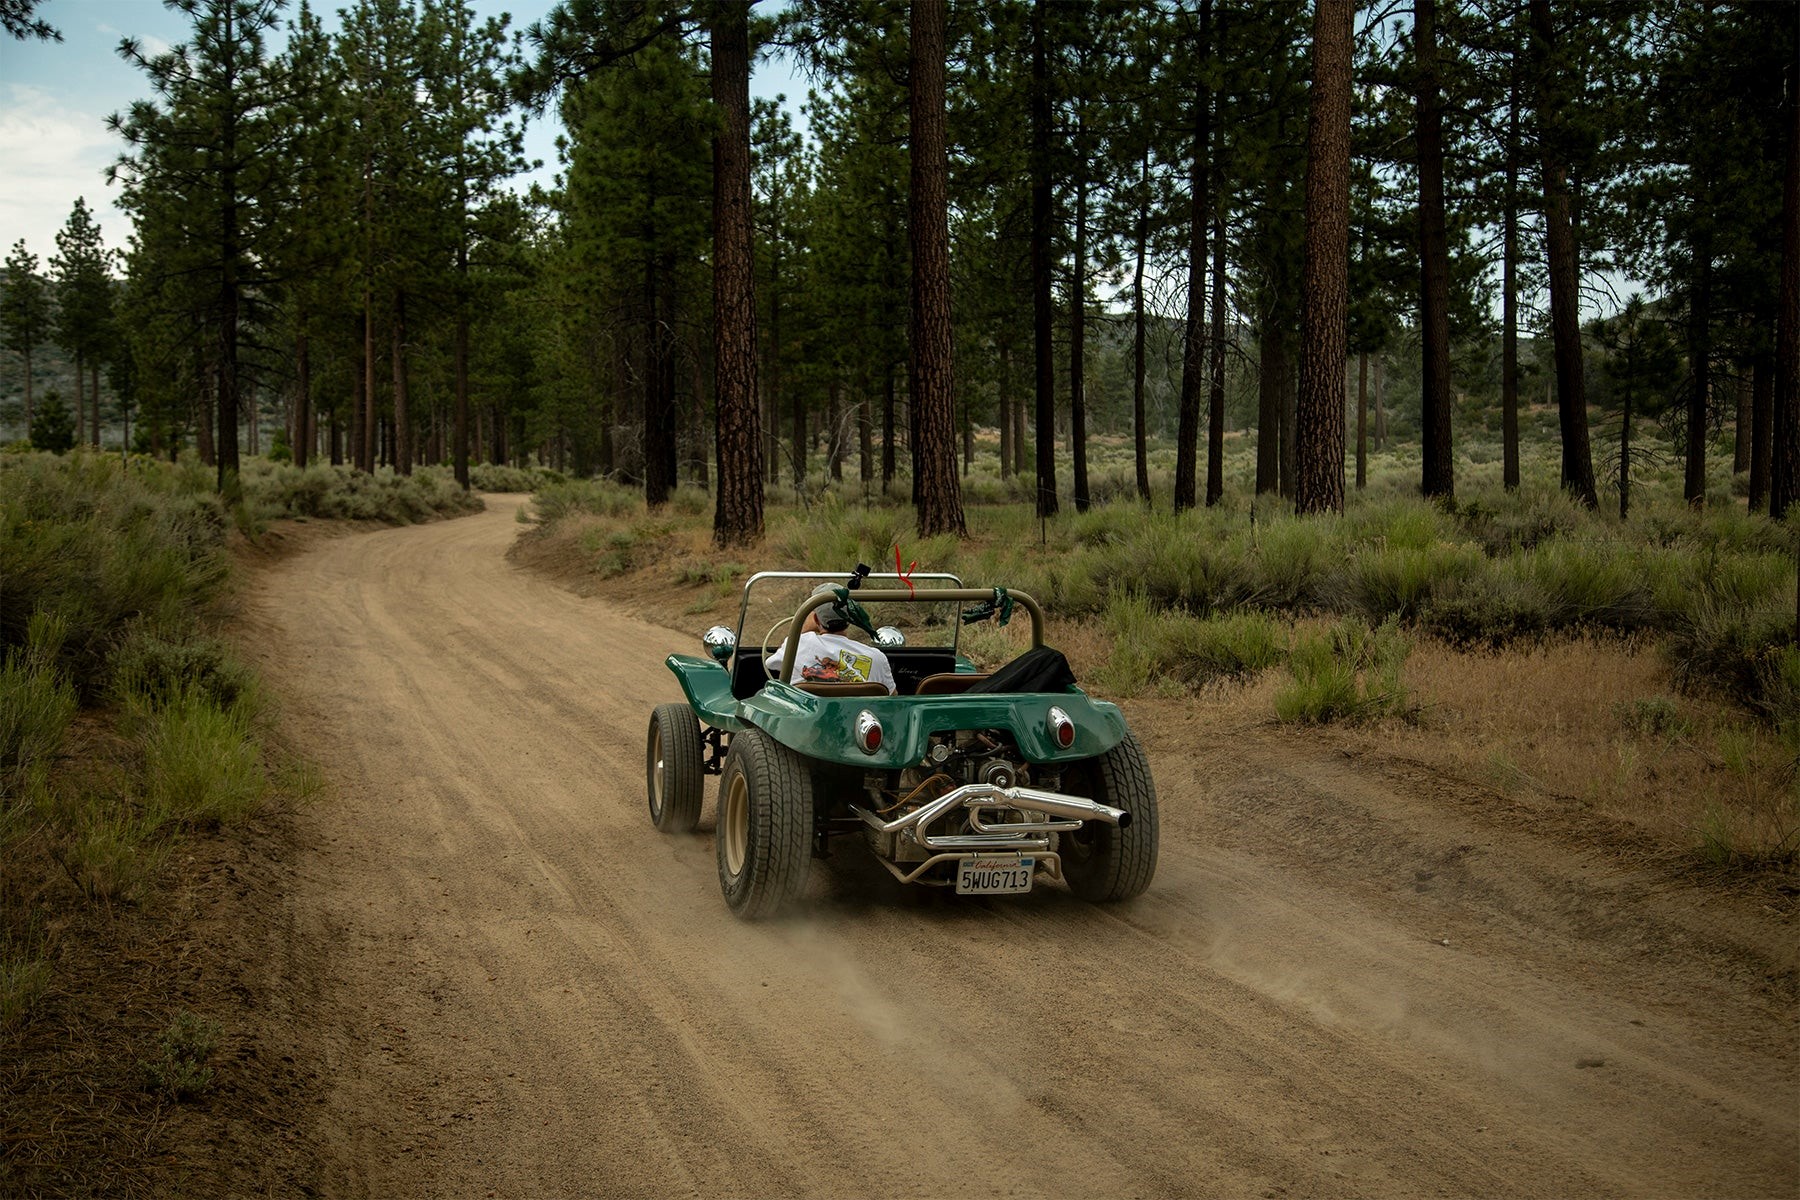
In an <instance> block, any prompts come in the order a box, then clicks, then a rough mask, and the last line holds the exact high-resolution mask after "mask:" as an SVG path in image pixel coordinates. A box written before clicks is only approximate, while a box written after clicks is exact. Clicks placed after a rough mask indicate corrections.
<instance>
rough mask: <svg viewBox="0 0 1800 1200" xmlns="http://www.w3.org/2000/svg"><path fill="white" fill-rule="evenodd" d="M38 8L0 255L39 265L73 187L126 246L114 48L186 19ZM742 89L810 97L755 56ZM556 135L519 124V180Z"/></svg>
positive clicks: (138, 11) (104, 8) (6, 71)
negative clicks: (16, 247)
mask: <svg viewBox="0 0 1800 1200" xmlns="http://www.w3.org/2000/svg"><path fill="white" fill-rule="evenodd" d="M472 6H473V7H474V9H475V10H476V12H477V14H478V15H479V16H480V17H483V18H485V17H487V16H489V15H494V14H498V13H503V12H505V13H510V14H512V24H511V26H510V28H512V29H514V30H518V29H523V28H524V27H526V26H528V25H530V24H532V23H533V22H534V21H537V20H539V19H540V18H542V17H543V16H544V14H545V13H547V12H548V11H549V10H550V9H551V8H552V7H553V0H515V2H514V3H510V4H508V3H502V2H501V0H474V3H473V5H472ZM315 7H316V8H317V9H318V10H319V11H321V12H331V11H333V10H334V8H335V5H334V4H332V3H330V2H329V0H327V2H326V3H320V4H317V5H316V6H315ZM35 15H37V16H39V17H41V18H42V19H44V20H46V21H48V22H49V23H50V24H51V25H53V26H55V27H56V28H57V29H58V30H60V31H61V33H62V35H63V40H62V41H61V42H38V41H31V42H19V41H14V40H13V39H12V38H9V37H6V36H4V35H0V256H4V255H6V254H10V253H11V251H12V247H13V244H14V243H15V242H17V241H19V240H20V239H21V238H23V239H24V241H25V248H26V249H27V250H29V251H30V252H31V253H33V254H35V255H37V257H38V262H39V270H40V271H43V270H45V269H46V268H45V266H44V264H45V263H47V262H48V260H49V258H50V256H51V255H52V254H54V253H56V233H57V231H58V230H59V229H61V228H62V227H63V224H64V222H66V221H67V220H68V219H69V210H70V209H71V208H73V207H74V204H75V199H76V197H78V196H81V197H85V198H86V199H87V203H88V207H89V208H90V209H91V210H93V212H94V214H95V218H96V219H97V220H98V222H99V224H100V229H101V233H102V234H103V236H104V238H105V241H106V244H107V245H108V246H110V247H113V248H116V249H120V250H123V249H124V248H125V246H126V244H127V241H128V239H129V237H130V233H131V221H130V218H129V217H127V216H126V215H125V214H124V213H122V212H120V211H119V210H118V208H116V207H115V206H114V205H113V200H114V198H115V197H116V194H117V193H116V189H114V188H112V187H110V186H109V185H108V184H107V183H106V180H105V177H104V173H105V171H106V168H107V166H108V165H109V164H110V163H112V162H114V161H115V160H117V158H118V156H119V153H120V151H121V150H122V149H123V148H124V143H123V141H122V140H121V139H119V138H118V137H117V136H115V135H113V134H111V133H109V132H108V131H107V129H106V118H107V117H108V116H109V115H110V114H112V113H115V112H122V111H124V110H125V109H126V108H128V107H129V106H130V105H131V103H132V101H134V100H138V99H143V98H146V97H148V96H149V94H150V87H149V83H148V81H147V80H146V79H145V76H144V73H143V72H142V71H141V70H139V69H138V68H136V67H133V66H131V65H130V64H129V63H127V62H125V61H124V60H123V59H121V58H120V57H119V54H118V46H119V40H120V39H121V38H123V37H127V36H130V37H135V38H138V39H139V40H141V41H142V42H143V44H144V49H145V51H146V52H147V53H156V52H158V51H161V50H166V49H168V48H169V47H170V46H172V45H174V44H175V43H177V42H180V41H182V40H184V39H185V37H186V36H187V33H188V31H189V26H188V24H187V22H186V20H185V19H184V18H183V17H182V16H181V14H179V13H176V12H171V11H169V10H168V9H166V8H165V7H163V4H162V3H161V0H43V3H41V4H39V5H38V8H37V11H36V14H35ZM750 88H751V92H752V93H753V94H755V95H759V96H773V95H775V94H776V93H778V92H780V93H784V94H786V95H787V96H788V97H789V102H790V106H794V105H797V103H798V101H799V100H801V99H803V98H804V97H805V95H806V85H805V83H804V81H802V80H797V79H795V78H794V77H793V75H792V74H791V73H790V72H789V70H788V68H787V66H786V64H785V63H782V62H780V61H775V62H759V63H758V64H757V66H756V68H755V69H754V71H753V73H752V75H751V80H750ZM796 116H797V114H796ZM560 132H561V126H560V123H559V122H558V121H557V120H556V117H555V115H554V114H553V113H551V114H546V115H545V116H544V117H543V118H541V119H539V120H535V121H532V122H531V123H530V124H528V125H527V127H526V132H525V142H526V145H525V150H526V155H527V157H529V158H533V159H541V160H542V161H543V164H544V165H543V166H542V167H541V168H540V169H539V170H538V171H537V172H535V173H534V174H533V175H531V176H527V177H526V178H525V179H524V180H523V181H522V182H521V186H524V185H525V184H526V183H529V182H530V181H532V180H536V181H538V182H542V183H545V184H548V183H549V182H550V180H551V177H552V176H553V175H554V174H555V168H556V136H557V134H558V133H560Z"/></svg>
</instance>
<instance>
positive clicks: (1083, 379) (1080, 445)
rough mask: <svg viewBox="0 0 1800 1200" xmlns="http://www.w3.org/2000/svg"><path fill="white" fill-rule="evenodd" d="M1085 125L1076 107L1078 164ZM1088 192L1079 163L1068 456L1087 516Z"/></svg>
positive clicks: (1079, 503) (1078, 502) (1077, 497)
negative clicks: (1071, 462)
mask: <svg viewBox="0 0 1800 1200" xmlns="http://www.w3.org/2000/svg"><path fill="white" fill-rule="evenodd" d="M1086 124H1087V120H1086V117H1085V116H1084V115H1083V114H1082V112H1081V106H1080V105H1079V104H1078V105H1077V107H1076V117H1075V146H1076V152H1075V157H1076V160H1077V162H1081V159H1082V155H1083V154H1085V150H1084V149H1083V145H1084V143H1085V140H1086V134H1085V127H1086ZM1087 191H1088V189H1087V175H1086V165H1085V163H1082V165H1080V166H1077V167H1076V178H1075V247H1074V249H1075V272H1074V276H1073V278H1071V279H1070V281H1069V282H1070V285H1071V286H1070V288H1069V292H1070V301H1071V304H1070V308H1069V454H1070V457H1071V458H1072V459H1073V460H1074V462H1073V467H1072V470H1073V473H1074V476H1075V511H1076V512H1086V511H1087V510H1088V508H1089V506H1090V505H1091V503H1092V501H1091V499H1090V497H1089V495H1088V469H1087V202H1088V197H1087Z"/></svg>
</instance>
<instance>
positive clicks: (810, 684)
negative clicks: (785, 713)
mask: <svg viewBox="0 0 1800 1200" xmlns="http://www.w3.org/2000/svg"><path fill="white" fill-rule="evenodd" d="M794 686H795V687H797V688H799V689H800V690H801V691H803V692H811V693H812V694H813V695H815V696H837V697H844V696H885V695H887V694H888V690H887V688H885V687H883V686H882V685H881V684H879V683H857V682H855V681H854V680H849V679H845V680H834V679H807V680H801V681H800V682H797V683H795V684H794Z"/></svg>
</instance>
